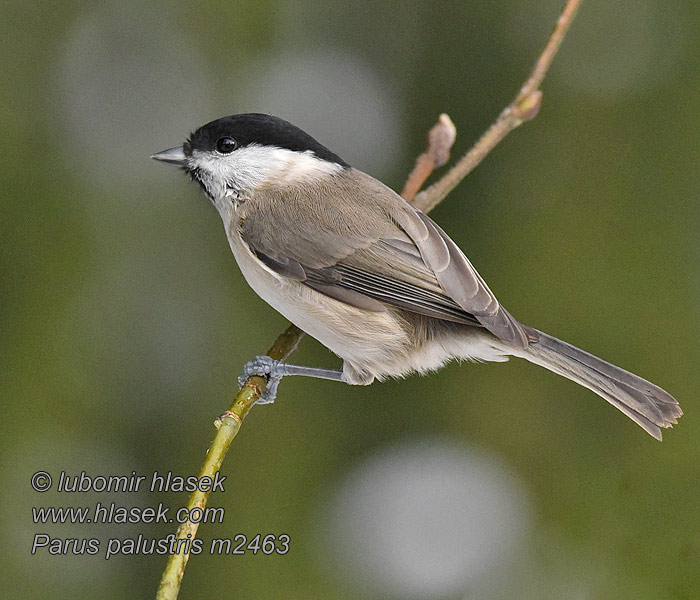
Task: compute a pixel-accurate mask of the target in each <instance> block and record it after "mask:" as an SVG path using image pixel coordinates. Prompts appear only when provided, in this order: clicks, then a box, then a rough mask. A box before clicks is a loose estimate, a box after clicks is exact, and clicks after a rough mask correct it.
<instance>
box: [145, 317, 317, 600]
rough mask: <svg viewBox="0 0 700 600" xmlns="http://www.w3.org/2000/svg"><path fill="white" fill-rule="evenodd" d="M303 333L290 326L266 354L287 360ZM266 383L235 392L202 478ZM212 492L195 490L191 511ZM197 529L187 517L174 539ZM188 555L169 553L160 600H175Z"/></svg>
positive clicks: (212, 470)
mask: <svg viewBox="0 0 700 600" xmlns="http://www.w3.org/2000/svg"><path fill="white" fill-rule="evenodd" d="M303 335H304V333H303V332H302V331H301V329H299V328H298V327H297V326H296V325H290V326H289V327H287V329H286V330H285V331H284V333H282V334H280V335H279V336H278V337H277V339H276V340H275V342H274V344H272V347H271V348H270V349H269V350H268V351H267V355H268V356H270V357H271V358H274V359H275V360H284V359H285V358H287V357H288V356H289V355H290V354H291V353H292V352H294V350H296V347H297V345H298V344H299V340H300V339H301V338H302V336H303ZM265 383H266V382H265V379H263V378H262V377H251V378H250V379H248V381H247V382H246V384H245V385H244V386H243V387H242V388H241V390H240V391H239V392H238V394H237V395H236V397H235V399H234V400H233V404H231V407H230V408H229V409H228V410H227V411H226V412H225V413H224V414H223V415H221V416H220V417H219V418H218V419H217V420H216V422H215V425H216V427H217V429H218V431H217V432H216V435H215V436H214V440H213V441H212V443H211V445H210V446H209V450H208V451H207V457H206V459H205V460H204V464H203V465H202V469H201V471H200V472H199V476H200V477H211V478H212V479H213V478H214V476H215V475H216V473H217V472H218V471H219V469H220V468H221V463H222V462H223V460H224V458H225V456H226V453H227V452H228V447H229V446H230V445H231V442H232V441H233V438H235V437H236V434H237V433H238V430H239V429H240V428H241V425H242V424H243V419H245V417H246V415H247V414H248V411H250V409H251V407H252V406H253V404H255V403H256V402H257V401H258V399H259V398H260V395H261V394H262V393H263V392H264V391H265ZM210 493H211V492H210V491H207V492H200V491H199V490H196V491H195V492H194V493H193V494H192V495H191V496H190V500H189V502H188V503H187V508H188V509H189V511H188V512H191V510H192V509H193V508H195V507H198V508H201V509H202V510H204V507H205V506H206V505H207V501H208V500H209V495H210ZM197 529H199V523H193V522H192V521H189V520H188V521H186V522H185V523H182V524H181V525H180V526H179V527H178V528H177V533H176V534H175V539H176V540H177V541H179V540H187V539H190V540H193V539H194V538H195V537H196V535H197ZM188 536H189V538H188ZM177 541H176V543H177ZM185 548H187V547H185ZM189 557H190V553H189V552H186V551H182V552H181V551H179V548H178V547H177V546H175V553H174V554H171V555H170V558H169V559H168V564H167V565H166V567H165V571H163V575H162V577H161V580H160V585H159V586H158V594H157V595H156V599H157V600H176V598H177V596H178V594H179V593H180V585H181V583H182V577H183V576H184V574H185V567H186V566H187V561H188V560H189Z"/></svg>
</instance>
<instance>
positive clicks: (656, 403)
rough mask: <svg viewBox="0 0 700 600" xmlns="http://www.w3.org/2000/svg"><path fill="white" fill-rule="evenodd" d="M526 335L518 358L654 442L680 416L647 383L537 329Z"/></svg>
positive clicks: (673, 403)
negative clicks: (584, 392) (596, 399)
mask: <svg viewBox="0 0 700 600" xmlns="http://www.w3.org/2000/svg"><path fill="white" fill-rule="evenodd" d="M525 331H526V332H527V334H528V337H529V338H530V340H531V341H530V344H529V346H528V347H527V349H526V350H524V351H523V352H522V353H521V352H519V353H518V356H522V357H523V358H525V359H527V360H529V361H530V362H532V363H535V364H537V365H540V366H542V367H545V368H546V369H549V370H550V371H553V372H554V373H558V374H559V375H562V376H564V377H566V378H567V379H571V380H572V381H575V382H576V383H578V384H580V385H582V386H584V387H587V388H588V389H590V390H592V391H594V392H595V393H596V394H598V395H599V396H601V397H602V398H604V399H605V400H607V401H608V402H610V404H612V405H613V406H614V407H615V408H617V409H618V410H620V411H622V412H623V413H624V414H626V415H627V416H628V417H629V418H630V419H632V420H633V421H634V422H635V423H637V424H638V425H640V426H641V427H642V428H643V429H644V430H645V431H646V432H648V433H649V434H651V435H652V436H654V437H655V438H656V439H657V440H661V428H662V427H663V428H665V427H671V426H672V425H675V424H676V423H677V422H678V418H679V417H680V416H681V415H682V414H683V411H682V410H681V408H680V406H678V402H676V400H675V399H674V398H673V396H671V395H670V394H669V393H668V392H666V391H665V390H662V389H661V388H660V387H659V386H657V385H654V384H653V383H650V382H649V381H647V380H646V379H642V378H641V377H638V376H637V375H634V374H633V373H630V372H629V371H625V370H624V369H621V368H620V367H616V366H615V365H613V364H610V363H609V362H606V361H604V360H603V359H601V358H598V357H597V356H593V355H592V354H589V353H588V352H585V351H583V350H581V349H579V348H576V347H575V346H572V345H571V344H567V343H566V342H563V341H561V340H559V339H557V338H555V337H552V336H550V335H547V334H546V333H542V332H541V331H538V330H537V329H532V328H530V327H526V328H525Z"/></svg>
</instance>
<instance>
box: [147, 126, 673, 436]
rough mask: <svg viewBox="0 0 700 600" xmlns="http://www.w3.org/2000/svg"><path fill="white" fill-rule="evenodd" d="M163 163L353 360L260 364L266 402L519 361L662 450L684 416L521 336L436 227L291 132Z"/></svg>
mask: <svg viewBox="0 0 700 600" xmlns="http://www.w3.org/2000/svg"><path fill="white" fill-rule="evenodd" d="M152 158H154V159H156V160H159V161H162V162H165V163H170V164H173V165H176V166H177V167H179V168H181V169H183V170H184V171H185V172H186V173H187V174H188V175H189V176H190V177H191V178H192V179H193V180H194V181H196V182H197V183H199V185H200V186H201V187H202V189H203V190H204V192H205V194H206V195H207V197H208V198H209V200H211V202H212V204H213V205H214V206H215V207H216V209H217V210H218V211H219V214H220V215H221V218H222V219H223V222H224V228H225V230H226V235H227V237H228V241H229V244H230V246H231V250H232V251H233V255H234V257H235V258H236V261H237V262H238V265H239V267H240V269H241V272H242V273H243V276H244V277H245V279H246V281H247V282H248V284H249V285H250V286H251V287H252V288H253V290H255V292H256V293H257V294H258V295H259V296H260V297H261V298H262V299H263V300H265V301H266V302H267V303H268V304H270V305H271V306H272V307H273V308H275V309H276V310H277V311H279V312H280V313H281V314H282V315H284V316H285V317H286V318H287V319H289V320H290V321H291V322H292V323H294V324H295V325H297V326H298V327H299V328H301V329H302V330H303V331H305V332H306V333H308V334H309V335H311V336H312V337H314V338H316V339H317V340H319V341H320V342H321V343H322V344H323V345H325V346H326V347H327V348H329V349H330V350H331V351H332V352H334V353H335V354H337V355H338V356H339V357H340V358H342V359H343V368H342V370H340V371H334V370H329V369H317V368H312V367H303V366H299V365H291V364H287V363H282V362H277V361H274V360H272V359H270V358H268V357H265V356H261V357H257V358H256V359H255V360H253V361H251V362H250V363H248V364H247V365H246V367H245V369H244V372H243V375H242V377H243V378H245V377H247V376H250V375H253V374H256V375H261V376H266V377H267V378H268V385H267V389H266V392H265V394H264V395H263V398H262V399H261V401H262V402H265V401H267V402H271V401H272V400H274V397H275V393H276V389H277V385H278V383H279V381H280V379H281V378H282V377H283V376H285V375H305V376H310V377H318V378H323V379H332V380H336V381H344V382H346V383H349V384H354V385H368V384H370V383H372V381H374V380H375V379H379V380H382V379H385V378H387V377H402V376H405V375H407V374H409V373H412V372H414V371H416V372H418V373H425V372H427V371H431V370H434V369H438V368H439V367H441V366H442V365H444V364H445V363H446V362H448V361H450V360H452V359H468V360H474V361H504V360H507V359H508V357H509V356H517V357H519V358H524V359H526V360H528V361H530V362H532V363H535V364H538V365H541V366H543V367H545V368H546V369H549V370H550V371H553V372H555V373H558V374H559V375H563V376H564V377H566V378H568V379H571V380H572V381H575V382H576V383H578V384H580V385H582V386H585V387H587V388H589V389H590V390H592V391H594V392H595V393H596V394H598V395H599V396H601V397H602V398H604V399H605V400H607V401H608V402H609V403H610V404H612V405H613V406H615V407H616V408H618V409H619V410H620V411H622V412H623V413H624V414H626V415H627V416H628V417H630V418H631V419H632V420H633V421H635V422H636V423H638V424H639V425H641V426H642V427H643V428H644V429H645V430H646V431H647V432H648V433H650V434H651V435H652V436H654V437H655V438H657V439H661V428H662V427H670V426H671V425H673V424H675V423H676V422H677V419H678V417H680V415H681V414H682V411H681V409H680V407H679V406H678V403H677V402H676V401H675V400H674V398H673V397H672V396H671V395H670V394H668V393H667V392H665V391H664V390H662V389H661V388H660V387H658V386H656V385H654V384H652V383H649V382H648V381H646V380H644V379H642V378H641V377H638V376H636V375H633V374H632V373H630V372H628V371H625V370H623V369H621V368H619V367H616V366H614V365H612V364H610V363H608V362H606V361H604V360H602V359H600V358H597V357H595V356H593V355H592V354H589V353H587V352H584V351H583V350H580V349H578V348H576V347H574V346H572V345H570V344H567V343H566V342H563V341H561V340H559V339H557V338H555V337H552V336H549V335H547V334H546V333H542V332H541V331H538V330H537V329H534V328H532V327H528V326H526V325H523V324H522V323H519V322H518V321H517V320H516V319H514V318H513V317H512V316H511V314H510V313H509V312H508V311H507V310H506V309H505V308H503V306H501V304H499V302H498V300H496V297H495V296H494V295H493V293H492V292H491V290H490V289H489V288H488V286H487V285H486V283H485V282H484V280H483V279H482V278H481V276H480V275H479V273H477V271H476V269H474V267H473V266H472V264H471V263H470V262H469V260H468V259H467V258H466V256H465V255H464V254H463V253H462V251H461V250H460V249H459V248H458V247H457V245H456V244H455V243H454V242H453V241H452V240H451V239H450V238H449V236H448V235H447V234H446V233H445V232H444V231H443V230H442V229H441V228H440V227H439V226H438V225H437V224H436V223H435V222H434V221H433V220H432V219H430V218H429V217H428V216H426V215H425V214H423V213H422V212H421V211H419V210H417V209H415V208H413V207H412V206H411V205H410V204H408V203H407V202H406V201H405V200H404V199H403V198H401V197H400V196H399V195H398V194H396V193H395V192H394V191H392V190H391V189H389V188H388V187H386V186H385V185H383V184H382V183H380V182H379V181H377V180H376V179H374V178H372V177H370V176H369V175H367V174H365V173H363V172H362V171H358V170H357V169H354V168H352V167H351V166H350V165H349V164H348V163H346V162H345V161H344V160H343V159H342V158H340V157H339V156H338V155H337V154H334V153H333V152H331V151H330V150H329V149H328V148H326V147H324V146H322V145H321V144H320V143H318V142H317V141H316V140H315V139H314V138H312V137H311V136H310V135H308V134H307V133H305V132H304V131H302V130H301V129H299V128H297V127H295V126H294V125H292V124H291V123H288V122H287V121H284V120H282V119H279V118H277V117H273V116H270V115H265V114H257V113H252V114H240V115H233V116H230V117H224V118H222V119H218V120H216V121H212V122H211V123H208V124H207V125H204V126H203V127H200V128H199V129H198V130H197V131H195V132H194V133H193V134H192V135H191V136H190V138H189V139H188V140H187V141H186V142H185V143H184V144H183V145H182V146H178V147H176V148H170V149H169V150H164V151H163V152H159V153H157V154H154V155H153V157H152Z"/></svg>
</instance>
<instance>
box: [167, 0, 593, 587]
mask: <svg viewBox="0 0 700 600" xmlns="http://www.w3.org/2000/svg"><path fill="white" fill-rule="evenodd" d="M580 2H581V0H568V2H567V3H566V6H565V7H564V10H563V12H562V14H561V16H560V17H559V20H558V21H557V24H556V26H555V28H554V31H553V32H552V34H551V36H550V38H549V41H548V42H547V45H546V46H545V48H544V50H543V51H542V53H541V54H540V56H539V58H538V60H537V63H536V64H535V68H534V69H533V71H532V73H531V74H530V77H529V78H528V79H527V81H526V82H525V84H524V85H523V87H522V88H521V90H520V93H519V94H518V96H517V98H516V99H515V100H514V101H513V102H512V103H511V104H509V105H508V106H507V107H506V109H505V110H504V111H503V112H502V113H501V115H500V116H499V117H498V120H497V121H496V122H495V123H494V124H493V125H492V126H491V127H490V128H489V129H488V131H487V132H486V133H485V134H484V135H483V136H482V137H481V139H480V140H479V141H478V142H477V143H476V144H475V145H474V147H473V148H472V149H471V150H470V151H469V152H468V153H467V154H466V155H465V156H464V157H462V159H460V161H459V162H458V163H457V164H456V165H455V166H454V167H453V168H452V169H451V170H450V171H449V172H448V173H447V174H446V175H445V176H444V177H443V178H442V179H440V180H439V181H438V182H437V183H435V184H434V185H432V186H430V187H429V188H428V189H426V190H424V191H423V192H420V193H418V194H416V192H417V191H418V190H419V189H420V187H421V185H422V184H423V183H424V182H425V180H426V179H427V178H428V177H429V176H430V174H431V173H432V172H433V170H434V169H435V168H437V167H440V166H442V165H443V164H445V163H446V162H447V160H448V159H449V151H450V148H451V147H452V144H453V143H454V140H455V128H454V125H453V124H452V121H450V119H449V117H448V116H447V115H444V114H443V115H440V119H439V120H438V123H437V124H436V125H435V127H433V129H431V131H430V134H429V136H428V149H427V150H426V152H425V153H424V154H422V155H421V156H420V157H419V158H418V160H417V162H416V166H415V168H414V169H413V171H412V172H411V175H410V176H409V178H408V180H407V182H406V185H405V186H404V190H403V192H402V194H401V195H402V196H403V197H404V198H405V199H406V200H407V201H409V202H411V203H412V204H413V205H414V206H415V207H416V208H419V209H420V210H422V211H423V212H429V211H430V210H431V209H433V208H434V207H435V206H437V205H438V204H439V203H440V202H441V201H442V200H443V199H444V198H445V196H447V194H448V193H449V192H450V191H451V190H452V189H454V187H455V186H456V185H457V184H458V183H459V182H460V181H462V179H464V177H465V176H466V175H467V174H468V173H469V172H470V171H472V169H474V167H476V166H477V165H478V164H479V163H480V162H481V161H482V160H483V158H484V157H485V156H486V155H487V154H488V153H489V152H490V151H491V150H492V149H493V148H494V147H495V146H496V145H497V144H498V142H500V141H501V140H502V139H503V138H504V137H505V136H506V135H508V133H510V132H511V131H513V130H514V129H515V128H516V127H518V126H519V125H521V124H522V123H524V122H525V121H528V120H530V119H532V118H533V117H535V116H536V115H537V112H538V110H539V108H540V102H541V98H542V93H541V92H540V91H539V86H540V84H541V83H542V80H543V79H544V77H545V75H546V73H547V70H548V69H549V66H550V64H551V63H552V59H553V58H554V55H555V54H556V52H557V50H558V49H559V46H560V45H561V42H562V39H563V38H564V35H565V34H566V32H567V30H568V29H569V26H570V25H571V21H572V19H573V18H574V15H575V14H576V11H577V9H578V7H579V4H580ZM303 335H304V333H303V332H302V331H301V330H300V329H299V328H298V327H296V326H295V325H290V326H289V327H288V328H287V329H286V330H285V331H284V333H282V334H281V335H280V336H279V337H278V338H277V339H276V340H275V342H274V344H273V345H272V347H271V348H270V350H269V351H268V352H267V355H268V356H269V357H271V358H274V359H276V360H284V359H286V358H287V357H288V356H289V355H290V354H291V353H292V352H294V350H295V349H296V347H297V346H298V344H299V341H300V340H301V338H302V337H303ZM265 384H266V382H265V379H263V378H262V377H256V376H254V377H250V378H249V379H248V381H247V382H246V383H245V385H244V386H243V387H242V388H241V390H240V391H239V392H238V394H237V395H236V397H235V399H234V401H233V404H231V407H230V408H229V409H228V410H227V411H226V412H225V413H224V414H223V415H221V416H220V417H219V418H218V419H217V420H216V423H215V425H216V427H217V429H218V431H217V433H216V435H215V436H214V440H213V441H212V443H211V446H210V447H209V450H208V452H207V457H206V459H205V461H204V464H203V465H202V469H201V471H200V477H204V476H208V477H212V478H213V477H214V475H215V474H216V473H217V472H218V470H219V469H220V467H221V464H222V462H223V460H224V457H225V456H226V453H227V451H228V448H229V446H230V444H231V442H232V441H233V438H235V437H236V434H237V433H238V431H239V430H240V428H241V425H242V423H243V419H245V417H246V415H247V414H248V412H249V411H250V409H251V407H252V406H253V405H254V404H255V403H256V402H257V401H258V399H259V398H260V396H261V394H262V393H263V392H264V391H265ZM209 494H210V492H199V491H195V492H194V493H193V494H192V496H191V497H190V500H189V503H188V505H187V506H188V508H189V509H192V508H195V507H199V508H201V509H204V507H205V506H206V504H207V501H208V499H209ZM198 527H199V524H198V523H192V522H190V521H187V522H186V523H183V524H181V525H180V526H179V527H178V530H177V534H176V539H177V540H178V541H179V540H187V539H188V536H191V537H190V538H189V539H190V540H193V539H194V538H195V536H196V534H197V529H198ZM176 548H177V546H176ZM188 559H189V552H185V551H183V552H180V551H176V553H174V554H171V555H170V558H169V559H168V564H167V566H166V568H165V571H163V575H162V578H161V582H160V586H159V587H158V594H157V600H176V598H177V596H178V594H179V592H180V585H181V583H182V578H183V575H184V572H185V567H186V565H187V561H188Z"/></svg>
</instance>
